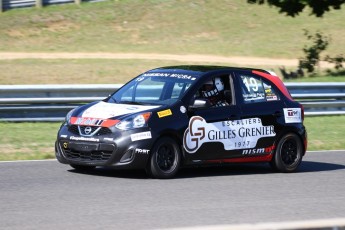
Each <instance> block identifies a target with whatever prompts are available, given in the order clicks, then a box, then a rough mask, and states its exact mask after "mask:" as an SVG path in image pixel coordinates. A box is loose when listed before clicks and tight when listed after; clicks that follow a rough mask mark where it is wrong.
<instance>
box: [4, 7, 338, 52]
mask: <svg viewBox="0 0 345 230" xmlns="http://www.w3.org/2000/svg"><path fill="white" fill-rule="evenodd" d="M0 20H1V24H0V31H1V33H0V51H20V52H23V51H27V52H37V51H46V52H61V51H69V52H76V51H79V52H86V51H88V52H102V51H103V52H142V53H150V52H155V53H177V54H191V53H197V54H216V55H227V56H258V57H281V58H298V57H300V56H301V55H302V48H303V47H304V45H305V44H306V43H307V39H306V38H305V36H304V34H303V29H308V30H309V31H310V32H312V33H314V32H316V31H321V32H323V33H324V34H325V35H330V36H331V38H332V41H331V44H330V46H329V47H328V49H327V52H326V53H325V54H331V55H335V54H341V53H345V45H344V44H345V30H344V23H343V22H344V21H345V14H344V9H341V10H333V11H331V12H329V13H327V14H326V15H325V16H324V17H323V18H316V17H314V16H310V15H309V12H304V13H303V14H301V15H300V16H298V17H295V18H291V17H287V16H285V15H282V14H279V13H278V10H277V9H276V8H274V7H269V6H267V5H261V6H259V5H251V4H248V3H247V0H239V1H233V0H222V1H217V2H215V1H205V0H201V1H190V0H166V1H162V0H150V1H137V0H122V1H115V0H113V1H105V2H99V3H92V4H91V3H85V4H81V5H80V6H77V5H74V4H65V5H54V6H49V7H45V8H43V9H35V8H25V9H15V10H10V11H6V12H4V13H2V14H0Z"/></svg>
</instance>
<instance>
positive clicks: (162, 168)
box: [146, 137, 181, 179]
mask: <svg viewBox="0 0 345 230" xmlns="http://www.w3.org/2000/svg"><path fill="white" fill-rule="evenodd" d="M180 163H181V151H180V148H179V146H178V144H177V143H176V141H175V140H174V139H172V138H170V137H162V138H160V139H159V140H158V141H157V142H156V143H155V145H154V146H153V148H152V151H151V158H150V161H149V164H148V168H147V170H146V171H147V172H148V173H149V174H151V176H152V177H153V178H158V179H168V178H172V177H174V176H175V174H176V173H177V171H178V170H179V167H180Z"/></svg>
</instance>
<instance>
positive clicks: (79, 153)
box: [55, 126, 153, 169]
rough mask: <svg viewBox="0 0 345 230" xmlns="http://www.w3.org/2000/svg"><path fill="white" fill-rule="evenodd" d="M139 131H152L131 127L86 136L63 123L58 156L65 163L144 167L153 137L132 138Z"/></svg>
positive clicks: (58, 139)
mask: <svg viewBox="0 0 345 230" xmlns="http://www.w3.org/2000/svg"><path fill="white" fill-rule="evenodd" d="M140 132H150V131H149V130H131V131H124V132H117V133H111V134H106V135H100V136H92V137H85V136H80V135H76V134H75V133H72V132H70V130H69V129H68V127H67V126H62V127H61V129H60V131H59V133H58V138H57V140H56V142H55V155H56V158H57V160H58V161H59V162H60V163H63V164H76V165H89V166H111V167H116V168H126V169H134V168H145V167H146V164H147V161H148V159H149V156H150V149H151V146H152V143H153V139H152V138H150V139H144V140H135V141H133V139H132V138H131V135H132V134H136V133H140Z"/></svg>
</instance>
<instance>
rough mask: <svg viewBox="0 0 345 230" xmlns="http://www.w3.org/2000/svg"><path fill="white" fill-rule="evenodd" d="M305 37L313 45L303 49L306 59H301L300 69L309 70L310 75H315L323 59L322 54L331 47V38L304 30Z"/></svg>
mask: <svg viewBox="0 0 345 230" xmlns="http://www.w3.org/2000/svg"><path fill="white" fill-rule="evenodd" d="M304 35H305V36H306V37H307V39H308V40H309V41H311V42H312V44H311V45H310V46H305V47H304V48H303V52H304V54H305V57H304V58H301V59H299V68H301V69H307V71H308V73H314V71H315V67H319V63H320V59H321V57H320V53H321V52H322V51H324V50H326V48H327V46H328V45H329V41H330V38H329V37H327V36H324V35H323V34H322V33H320V32H316V33H315V34H314V35H312V34H310V33H309V31H308V30H304Z"/></svg>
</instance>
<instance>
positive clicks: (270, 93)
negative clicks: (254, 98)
mask: <svg viewBox="0 0 345 230" xmlns="http://www.w3.org/2000/svg"><path fill="white" fill-rule="evenodd" d="M264 89H265V95H266V100H267V101H279V100H280V98H279V95H278V94H277V92H276V90H275V89H274V88H273V87H272V85H271V84H268V83H265V82H264Z"/></svg>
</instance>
